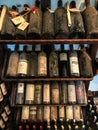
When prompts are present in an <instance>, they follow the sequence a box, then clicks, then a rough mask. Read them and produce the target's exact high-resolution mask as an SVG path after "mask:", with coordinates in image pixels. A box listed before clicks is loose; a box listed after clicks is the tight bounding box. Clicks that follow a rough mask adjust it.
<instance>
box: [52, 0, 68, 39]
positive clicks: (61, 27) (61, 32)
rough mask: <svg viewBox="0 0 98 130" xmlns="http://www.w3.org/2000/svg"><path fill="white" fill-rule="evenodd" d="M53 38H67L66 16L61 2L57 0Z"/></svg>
mask: <svg viewBox="0 0 98 130" xmlns="http://www.w3.org/2000/svg"><path fill="white" fill-rule="evenodd" d="M54 27H55V38H56V39H58V38H61V39H62V38H68V35H69V29H68V26H67V15H66V11H65V9H64V7H63V3H62V0H58V7H57V9H56V10H55V12H54Z"/></svg>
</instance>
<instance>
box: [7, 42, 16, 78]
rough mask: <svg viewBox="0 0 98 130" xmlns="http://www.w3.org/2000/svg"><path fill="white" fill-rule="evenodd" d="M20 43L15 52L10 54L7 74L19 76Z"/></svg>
mask: <svg viewBox="0 0 98 130" xmlns="http://www.w3.org/2000/svg"><path fill="white" fill-rule="evenodd" d="M18 51H19V45H18V44H16V45H15V49H14V52H12V53H11V54H10V57H9V62H8V67H7V72H6V76H7V77H9V76H10V77H15V76H17V68H18V62H19V53H18Z"/></svg>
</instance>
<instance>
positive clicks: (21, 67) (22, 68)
mask: <svg viewBox="0 0 98 130" xmlns="http://www.w3.org/2000/svg"><path fill="white" fill-rule="evenodd" d="M27 68H28V62H27V60H24V59H20V60H19V64H18V70H17V73H18V74H27Z"/></svg>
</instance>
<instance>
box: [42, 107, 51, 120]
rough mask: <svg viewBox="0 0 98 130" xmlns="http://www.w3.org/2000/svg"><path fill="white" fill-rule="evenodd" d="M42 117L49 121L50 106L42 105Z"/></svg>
mask: <svg viewBox="0 0 98 130" xmlns="http://www.w3.org/2000/svg"><path fill="white" fill-rule="evenodd" d="M43 119H44V120H45V121H47V122H49V121H50V106H44V117H43Z"/></svg>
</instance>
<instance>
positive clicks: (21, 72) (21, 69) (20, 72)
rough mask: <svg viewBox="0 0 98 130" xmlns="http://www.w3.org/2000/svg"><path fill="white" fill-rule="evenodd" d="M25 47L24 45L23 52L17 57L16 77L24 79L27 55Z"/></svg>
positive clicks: (26, 70)
mask: <svg viewBox="0 0 98 130" xmlns="http://www.w3.org/2000/svg"><path fill="white" fill-rule="evenodd" d="M27 47H28V46H27V45H24V47H23V52H22V53H21V54H20V56H19V62H18V70H17V75H18V76H19V77H25V76H27V75H28V55H27Z"/></svg>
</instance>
